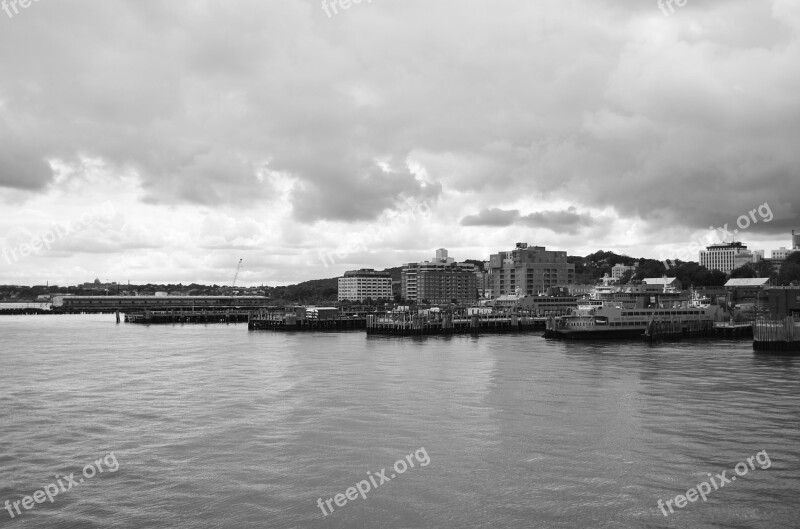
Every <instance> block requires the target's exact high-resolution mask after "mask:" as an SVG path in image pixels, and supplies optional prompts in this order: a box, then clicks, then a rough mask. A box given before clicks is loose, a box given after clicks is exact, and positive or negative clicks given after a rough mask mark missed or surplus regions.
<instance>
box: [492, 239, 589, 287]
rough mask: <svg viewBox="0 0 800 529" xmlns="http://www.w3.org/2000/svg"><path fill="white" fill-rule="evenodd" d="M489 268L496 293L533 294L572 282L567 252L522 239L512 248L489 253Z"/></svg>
mask: <svg viewBox="0 0 800 529" xmlns="http://www.w3.org/2000/svg"><path fill="white" fill-rule="evenodd" d="M489 269H490V277H491V278H492V283H493V284H492V293H493V294H494V296H495V297H498V296H503V295H508V294H515V293H517V292H518V293H519V294H521V295H529V296H532V295H535V294H538V293H544V292H546V291H547V289H548V288H549V287H556V286H566V285H568V284H570V283H574V282H575V265H574V264H570V263H568V262H567V252H561V251H551V250H546V249H545V247H544V246H528V244H527V243H522V242H520V243H517V245H516V248H515V249H514V250H511V251H509V252H500V253H497V254H494V255H492V256H491V257H490V259H489Z"/></svg>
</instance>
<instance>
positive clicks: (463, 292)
mask: <svg viewBox="0 0 800 529" xmlns="http://www.w3.org/2000/svg"><path fill="white" fill-rule="evenodd" d="M400 277H401V292H402V296H403V298H405V300H406V301H407V302H409V303H422V302H427V303H430V304H433V305H441V304H447V303H458V304H461V305H467V304H471V303H474V302H475V301H476V300H477V299H478V286H477V283H478V281H477V275H476V271H475V265H473V264H470V263H456V262H455V260H454V259H453V258H452V257H448V256H447V250H445V249H444V248H440V249H438V250H436V257H435V258H434V260H433V261H425V262H422V263H408V264H407V265H405V266H404V267H403V271H402V273H401V276H400Z"/></svg>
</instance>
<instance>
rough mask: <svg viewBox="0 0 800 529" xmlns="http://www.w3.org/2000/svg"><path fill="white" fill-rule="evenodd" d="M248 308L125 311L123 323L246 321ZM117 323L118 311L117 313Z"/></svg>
mask: <svg viewBox="0 0 800 529" xmlns="http://www.w3.org/2000/svg"><path fill="white" fill-rule="evenodd" d="M250 312H251V311H250V310H244V309H231V308H226V309H219V308H218V309H200V310H191V309H180V308H179V309H170V310H143V311H138V312H126V313H125V323H140V324H145V325H151V324H169V323H173V324H174V323H246V322H247V321H248V319H249V317H250ZM117 323H119V313H117Z"/></svg>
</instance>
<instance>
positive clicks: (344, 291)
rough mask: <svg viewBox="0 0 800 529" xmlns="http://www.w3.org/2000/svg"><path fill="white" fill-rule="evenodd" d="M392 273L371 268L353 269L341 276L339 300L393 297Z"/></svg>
mask: <svg viewBox="0 0 800 529" xmlns="http://www.w3.org/2000/svg"><path fill="white" fill-rule="evenodd" d="M393 298H394V295H393V294H392V275H391V274H390V273H389V272H376V271H375V270H373V269H371V268H363V269H361V270H351V271H348V272H345V273H344V277H340V278H339V294H338V299H339V301H358V302H363V301H365V300H367V299H371V300H378V299H393Z"/></svg>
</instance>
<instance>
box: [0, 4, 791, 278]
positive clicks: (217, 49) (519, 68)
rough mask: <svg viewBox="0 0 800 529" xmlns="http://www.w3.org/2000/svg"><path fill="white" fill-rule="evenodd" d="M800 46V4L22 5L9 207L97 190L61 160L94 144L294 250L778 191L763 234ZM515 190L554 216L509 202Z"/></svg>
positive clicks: (773, 227) (726, 207)
mask: <svg viewBox="0 0 800 529" xmlns="http://www.w3.org/2000/svg"><path fill="white" fill-rule="evenodd" d="M576 14H579V15H576ZM410 21H412V22H410ZM456 21H457V23H454V22H456ZM741 27H746V28H747V31H741V30H740V28H741ZM799 55H800V7H798V4H797V2H795V1H793V0H770V1H764V2H750V1H745V0H727V1H724V2H723V1H720V0H716V1H712V0H708V1H704V2H689V3H688V4H687V5H686V6H684V7H682V8H680V9H678V10H676V12H675V13H673V14H671V15H670V16H668V17H665V16H664V15H663V13H661V11H660V10H659V9H658V7H657V5H656V3H655V2H652V3H648V2H619V1H612V0H602V1H599V2H586V1H579V0H542V1H540V2H536V3H535V5H534V4H533V3H524V2H519V1H512V0H498V1H496V2H491V3H487V2H485V1H478V0H459V1H458V2H456V1H455V0H442V1H441V2H436V3H435V4H431V3H430V2H422V1H421V0H408V1H403V2H373V3H365V2H362V3H361V4H357V5H353V7H352V8H351V9H349V10H347V11H342V12H341V13H339V15H337V16H335V17H332V18H328V16H327V15H326V14H325V12H324V11H323V10H322V9H321V8H320V5H319V3H318V2H311V1H309V2H302V1H301V2H285V1H281V0H241V1H239V2H236V3H235V4H231V5H223V4H220V3H218V2H210V1H207V0H196V1H192V2H189V1H188V0H174V1H170V2H161V1H156V0H103V2H96V1H95V2H90V1H88V0H60V1H58V2H55V1H53V2H35V3H32V4H31V5H30V7H28V8H26V9H24V10H22V11H21V12H20V13H19V14H18V15H16V16H14V17H13V18H8V17H6V16H5V14H2V15H0V201H2V202H3V203H4V212H8V214H9V215H16V216H19V214H20V212H21V211H22V209H23V208H24V207H25V201H26V200H28V201H30V202H35V201H36V200H38V199H40V198H50V199H53V200H55V201H57V202H58V203H73V202H74V203H77V202H79V201H80V200H81V198H82V197H81V196H80V194H78V193H74V194H70V193H71V192H72V191H70V190H71V189H73V188H72V187H70V184H69V182H60V181H58V176H57V174H55V173H54V172H53V170H51V164H53V165H52V166H53V167H56V166H58V164H59V163H61V164H67V165H76V166H77V165H79V164H82V163H84V161H85V160H86V159H89V160H94V161H97V163H99V164H102V165H103V167H104V168H106V170H105V173H104V175H105V176H104V178H106V179H107V182H108V183H109V187H110V188H112V189H116V187H115V185H116V184H117V183H119V182H121V181H123V180H125V179H127V178H134V179H135V180H136V186H133V187H135V191H136V192H137V195H136V197H137V198H136V200H137V201H139V202H141V203H142V204H144V205H145V206H146V207H151V206H152V207H154V208H163V211H171V210H173V209H179V210H181V211H183V210H182V209H181V208H184V207H185V208H188V209H187V210H185V211H187V212H185V213H183V214H185V215H186V216H187V217H192V215H196V214H197V212H198V211H201V210H204V209H205V208H209V209H225V210H227V211H233V212H235V214H237V215H242V216H246V215H252V216H253V217H254V218H257V217H258V216H259V215H260V214H261V211H262V209H261V208H267V209H269V210H278V209H279V210H280V211H281V215H282V217H285V218H286V219H289V220H291V222H288V221H287V225H288V226H290V228H280V229H287V230H289V229H290V230H293V231H292V232H291V233H288V232H287V233H281V234H279V236H276V239H275V241H273V242H272V243H271V244H275V245H280V244H289V243H288V242H286V241H291V240H309V241H313V240H315V238H316V237H315V234H314V233H313V229H314V226H313V225H314V224H315V223H317V222H319V221H325V220H329V221H340V222H342V223H345V224H348V223H350V224H352V225H356V224H358V225H359V226H360V225H362V224H363V223H365V222H370V221H374V220H375V219H378V218H380V216H381V214H382V213H384V212H386V211H387V210H393V209H396V208H398V207H399V206H398V204H401V203H402V202H403V200H405V199H407V198H415V199H417V200H428V201H431V202H435V203H436V211H437V216H438V217H437V222H439V223H441V224H443V225H446V226H447V228H448V233H449V234H450V235H452V237H453V238H454V239H456V240H458V239H459V237H460V238H461V240H466V239H468V238H469V237H470V236H474V233H475V227H479V226H487V227H503V226H511V225H516V226H524V227H529V228H534V227H540V228H545V229H547V230H551V231H553V232H555V233H559V234H564V233H566V234H576V233H583V232H584V231H585V230H590V231H591V230H592V229H596V228H598V226H599V224H600V221H597V220H594V219H592V218H591V217H589V216H588V215H587V214H586V213H585V212H586V211H599V210H607V211H612V212H613V213H614V214H616V215H617V216H618V217H619V218H620V219H621V220H622V221H623V222H624V221H627V224H629V225H631V226H634V225H635V226H636V228H635V230H638V232H637V233H638V234H639V235H642V236H645V235H647V236H648V237H651V236H653V235H656V234H659V233H667V232H669V233H670V234H671V235H674V236H678V235H677V234H678V233H680V232H681V231H683V232H688V231H692V230H702V229H707V228H708V226H710V225H713V226H715V227H717V226H723V225H724V224H725V223H729V224H730V225H731V226H732V225H733V223H735V222H736V219H737V218H738V217H739V216H740V215H742V214H746V213H748V212H749V211H751V210H752V209H753V208H757V207H758V206H759V205H761V204H764V203H769V205H770V206H771V209H772V211H773V213H774V219H773V220H772V221H771V222H769V223H767V222H759V223H758V224H753V225H751V226H750V227H749V228H748V232H749V233H751V234H764V235H769V236H772V235H775V236H777V235H779V234H786V233H788V231H789V230H790V229H792V228H797V229H800V209H798V206H797V204H796V199H795V197H797V196H800V178H798V177H797V176H798V171H800V150H798V149H797V148H796V145H795V144H796V138H798V137H800V100H799V99H798V98H797V96H796V94H797V87H798V86H800V69H798V68H796V62H797V57H798V56H799ZM265 167H266V168H269V170H270V171H274V172H275V173H279V174H280V175H282V176H283V177H284V178H285V181H286V182H291V185H290V186H289V184H287V186H289V187H290V189H288V190H287V189H286V188H280V189H279V188H277V187H275V185H274V182H273V181H272V180H269V179H267V180H265V179H263V178H260V177H259V174H258V173H257V171H258V170H259V168H262V169H263V168H265ZM131 175H133V176H131ZM112 184H113V185H112ZM130 188H131V187H125V189H130ZM509 197H514V200H515V201H516V204H523V203H526V204H531V205H532V206H531V209H543V211H539V212H530V211H529V212H526V211H518V210H503V209H498V208H488V206H489V205H490V204H509ZM56 199H57V200H56ZM548 203H559V204H563V203H568V204H574V205H575V208H574V209H568V210H564V211H551V210H548V206H547V204H548ZM465 204H475V206H474V208H475V209H474V211H478V213H476V214H473V215H467V216H466V217H464V218H462V219H460V225H459V217H460V216H461V215H462V214H461V213H460V212H462V211H463V208H464V205H465ZM7 205H8V206H7ZM534 205H535V206H534ZM14 208H16V209H14ZM192 208H194V209H192ZM283 208H285V210H284V209H283ZM487 208H488V209H487ZM523 209H524V208H523ZM550 209H553V206H550ZM581 212H584V213H581ZM275 224H276V223H275V222H274V219H273V222H272V225H275ZM272 225H271V228H270V229H276V230H277V229H279V228H277V227H276V228H272ZM174 235H175V237H176V239H178V240H180V239H181V234H174ZM633 235H636V233H634V234H633ZM398 237H400V236H398ZM626 237H627V235H626ZM111 240H113V238H111ZM226 240H227V239H226ZM398 240H399V241H404V240H405V239H402V238H399V239H398ZM611 242H613V241H611ZM626 242H627V241H619V244H624V243H626ZM119 244H120V247H121V248H124V244H125V243H124V241H123V240H120V243H119ZM231 244H236V243H231ZM431 244H443V243H431ZM482 244H486V245H487V246H491V245H496V243H495V241H485V243H482ZM214 245H216V243H214V244H212V246H214ZM220 245H222V246H224V243H220ZM387 245H388V243H387ZM284 249H285V248H283V247H281V248H278V247H276V248H270V251H271V252H272V253H279V252H280V251H281V250H284ZM406 249H407V248H398V251H403V250H406ZM146 261H147V259H141V262H146ZM291 273H293V274H294V273H296V272H295V271H294V270H292V271H291Z"/></svg>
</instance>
